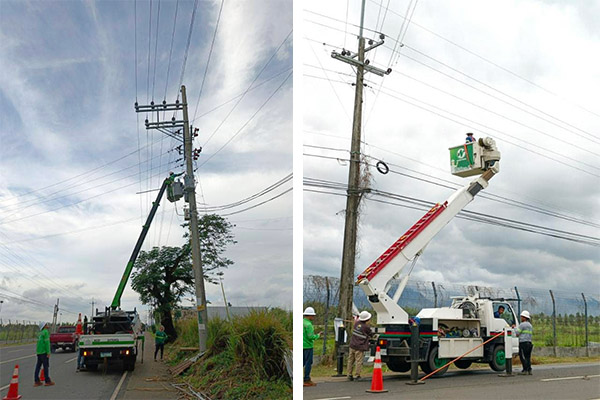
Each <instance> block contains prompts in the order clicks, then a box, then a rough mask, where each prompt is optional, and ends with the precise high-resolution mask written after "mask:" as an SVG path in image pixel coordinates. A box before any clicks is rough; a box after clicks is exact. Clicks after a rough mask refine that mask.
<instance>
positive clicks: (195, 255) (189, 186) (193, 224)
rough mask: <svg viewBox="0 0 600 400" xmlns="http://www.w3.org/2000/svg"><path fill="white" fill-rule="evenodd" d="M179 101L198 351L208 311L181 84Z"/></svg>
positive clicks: (203, 339)
mask: <svg viewBox="0 0 600 400" xmlns="http://www.w3.org/2000/svg"><path fill="white" fill-rule="evenodd" d="M181 101H182V102H183V151H184V157H185V170H186V171H185V173H186V175H185V177H184V185H185V189H184V190H185V192H186V193H187V195H188V198H187V202H188V203H189V205H190V234H191V242H192V265H193V267H194V281H195V283H196V310H197V312H198V338H199V342H200V343H199V346H200V352H203V351H205V350H206V340H207V338H208V331H207V329H206V324H207V323H208V312H207V310H206V291H205V289H204V271H203V270H202V260H201V258H200V257H201V255H200V238H199V237H198V209H197V206H196V181H195V179H194V165H193V158H192V133H191V131H190V123H189V119H188V109H187V96H186V93H185V85H182V86H181Z"/></svg>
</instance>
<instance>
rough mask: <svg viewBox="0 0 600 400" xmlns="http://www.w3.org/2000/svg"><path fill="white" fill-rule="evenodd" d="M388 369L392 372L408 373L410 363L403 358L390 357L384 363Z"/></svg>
mask: <svg viewBox="0 0 600 400" xmlns="http://www.w3.org/2000/svg"><path fill="white" fill-rule="evenodd" d="M386 364H387V366H388V368H389V369H390V370H392V371H394V372H407V371H410V363H409V362H407V361H406V360H405V359H404V358H400V357H390V358H389V359H388V360H387V362H386Z"/></svg>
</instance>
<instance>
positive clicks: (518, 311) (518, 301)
mask: <svg viewBox="0 0 600 400" xmlns="http://www.w3.org/2000/svg"><path fill="white" fill-rule="evenodd" d="M515 293H516V294H517V314H518V315H521V296H520V295H519V289H517V287H516V286H515ZM518 320H519V317H517V321H518Z"/></svg>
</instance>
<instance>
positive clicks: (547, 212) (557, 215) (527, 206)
mask: <svg viewBox="0 0 600 400" xmlns="http://www.w3.org/2000/svg"><path fill="white" fill-rule="evenodd" d="M312 147H317V148H318V147H319V146H312ZM323 149H325V148H323ZM335 150H337V151H342V149H335ZM305 155H307V156H312V157H319V158H325V159H332V160H338V161H339V160H342V161H349V159H347V158H346V159H340V158H338V157H330V156H322V155H313V154H305ZM365 157H367V158H370V159H373V160H378V159H377V158H374V157H371V156H368V155H365ZM361 163H363V164H365V162H362V161H361ZM366 164H367V165H369V166H370V167H374V166H375V165H374V164H370V163H366ZM387 164H388V165H394V166H398V165H396V164H392V163H387ZM398 167H400V166H398ZM400 168H403V169H407V170H409V171H412V172H416V173H418V174H421V175H425V176H428V177H431V178H434V179H437V180H440V181H444V182H448V183H450V184H451V186H450V185H444V184H441V183H438V182H434V181H431V180H428V179H423V178H419V177H416V176H414V175H410V174H406V173H402V172H399V171H395V170H393V169H389V172H390V173H392V174H397V175H401V176H404V177H407V178H411V179H416V180H419V181H422V182H426V183H430V184H433V185H436V186H441V187H444V188H447V189H450V190H456V189H457V188H458V187H461V186H462V185H461V184H457V183H454V182H451V181H448V180H445V179H442V178H438V177H434V176H432V175H428V174H425V173H422V172H418V171H414V170H411V169H409V168H405V167H400ZM480 197H481V198H484V199H486V200H490V201H495V202H500V203H503V204H507V205H510V206H512V207H517V208H522V209H525V210H528V211H533V212H536V213H540V214H544V215H548V216H551V217H555V218H559V219H563V220H566V221H569V222H574V223H577V224H580V225H588V226H592V227H598V228H600V225H599V224H596V223H594V222H591V221H589V220H582V219H578V218H574V217H571V216H568V215H564V214H561V213H557V212H554V211H550V210H546V209H544V208H541V207H538V206H535V205H531V204H528V203H525V202H522V201H518V200H514V199H510V198H507V197H503V196H499V195H496V194H493V193H490V192H486V193H482V194H480Z"/></svg>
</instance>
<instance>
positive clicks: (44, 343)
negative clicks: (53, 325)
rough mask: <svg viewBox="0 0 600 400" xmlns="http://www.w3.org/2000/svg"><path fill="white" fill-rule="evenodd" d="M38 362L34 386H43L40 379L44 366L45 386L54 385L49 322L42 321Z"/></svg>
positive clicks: (37, 352) (37, 348)
mask: <svg viewBox="0 0 600 400" xmlns="http://www.w3.org/2000/svg"><path fill="white" fill-rule="evenodd" d="M36 354H37V363H36V364H35V372H34V374H33V379H34V381H35V383H34V384H33V386H42V382H41V381H40V369H41V368H42V366H43V367H44V375H45V378H44V380H45V383H44V386H52V385H54V382H53V381H52V380H50V332H49V331H48V323H47V322H40V335H39V336H38V341H37V346H36Z"/></svg>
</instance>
